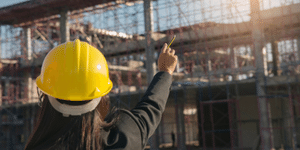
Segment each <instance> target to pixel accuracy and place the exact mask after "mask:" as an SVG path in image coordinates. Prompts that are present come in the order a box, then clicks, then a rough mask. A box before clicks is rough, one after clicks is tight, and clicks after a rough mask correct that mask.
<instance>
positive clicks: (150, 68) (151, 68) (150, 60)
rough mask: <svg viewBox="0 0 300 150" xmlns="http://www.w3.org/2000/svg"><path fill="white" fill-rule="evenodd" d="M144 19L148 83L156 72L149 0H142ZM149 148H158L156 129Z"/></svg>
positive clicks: (157, 132) (151, 8)
mask: <svg viewBox="0 0 300 150" xmlns="http://www.w3.org/2000/svg"><path fill="white" fill-rule="evenodd" d="M144 20H145V32H146V33H145V36H146V45H145V48H146V57H147V60H146V69H147V82H148V84H150V82H151V80H152V78H153V76H154V74H155V73H156V66H155V62H154V50H155V49H154V42H153V40H152V32H153V30H154V29H153V6H152V2H151V0H144ZM150 145H151V148H150V149H151V150H157V149H159V131H158V130H157V129H156V131H155V133H154V135H153V136H152V137H151V138H150Z"/></svg>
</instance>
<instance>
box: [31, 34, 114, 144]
mask: <svg viewBox="0 0 300 150" xmlns="http://www.w3.org/2000/svg"><path fill="white" fill-rule="evenodd" d="M36 84H37V86H38V88H39V89H40V90H41V91H42V92H43V93H44V94H43V96H42V97H40V99H43V104H42V108H41V111H40V114H39V119H38V122H37V124H36V127H35V129H34V131H33V133H32V135H31V136H30V138H29V141H28V143H27V145H26V148H25V149H26V150H27V149H30V150H31V149H72V150H75V149H97V150H98V149H101V148H102V147H101V136H100V131H101V129H104V128H109V127H111V126H112V124H113V122H110V123H106V122H104V119H103V118H104V117H105V115H106V114H107V113H104V112H107V110H108V109H109V106H108V105H107V103H108V100H107V99H105V95H107V94H108V93H109V92H110V90H111V88H112V86H113V85H112V82H111V80H110V79H109V73H108V66H107V62H106V59H105V57H104V55H103V54H102V53H101V52H100V51H99V50H98V49H96V48H95V47H93V46H91V45H89V44H88V43H86V42H81V41H80V40H78V39H77V40H75V41H72V42H66V43H63V44H61V45H58V46H56V47H55V48H53V49H52V50H51V51H50V52H49V53H48V54H47V55H46V57H45V59H44V61H43V64H42V69H41V74H40V75H39V76H38V77H37V79H36ZM105 104H106V105H105Z"/></svg>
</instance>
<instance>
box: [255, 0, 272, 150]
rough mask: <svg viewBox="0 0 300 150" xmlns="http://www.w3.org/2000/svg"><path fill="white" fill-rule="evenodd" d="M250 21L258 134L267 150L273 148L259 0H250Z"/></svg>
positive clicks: (263, 147) (262, 146)
mask: <svg viewBox="0 0 300 150" xmlns="http://www.w3.org/2000/svg"><path fill="white" fill-rule="evenodd" d="M250 6H251V22H252V26H253V30H252V36H253V37H252V38H253V41H254V52H255V57H256V59H255V60H256V93H257V101H258V109H259V119H260V136H261V143H262V145H261V149H264V150H269V149H271V148H273V147H274V146H273V142H272V141H273V135H272V131H271V130H272V128H271V124H272V122H271V121H270V112H269V111H270V110H269V108H268V106H269V102H268V100H267V99H266V93H265V89H264V88H263V87H262V86H263V85H264V84H263V83H264V78H265V68H264V65H263V64H264V57H263V53H262V48H263V43H262V41H263V35H262V34H263V29H262V28H261V21H260V7H259V6H260V4H259V0H251V1H250Z"/></svg>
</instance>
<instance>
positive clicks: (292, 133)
mask: <svg viewBox="0 0 300 150" xmlns="http://www.w3.org/2000/svg"><path fill="white" fill-rule="evenodd" d="M288 93H289V98H285V99H282V101H281V102H282V104H281V106H282V117H283V120H282V121H283V122H282V123H283V124H282V126H283V134H284V136H283V137H284V139H283V144H284V148H285V149H286V150H290V149H293V150H295V149H296V148H297V137H296V129H295V118H294V114H293V113H294V111H293V110H294V108H293V100H292V95H291V85H290V84H289V85H288Z"/></svg>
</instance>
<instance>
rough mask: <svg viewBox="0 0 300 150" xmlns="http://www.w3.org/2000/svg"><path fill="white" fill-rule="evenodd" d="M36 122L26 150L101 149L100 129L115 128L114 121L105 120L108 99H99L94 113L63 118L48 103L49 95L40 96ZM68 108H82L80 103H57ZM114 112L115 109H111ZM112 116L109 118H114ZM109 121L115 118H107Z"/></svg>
mask: <svg viewBox="0 0 300 150" xmlns="http://www.w3.org/2000/svg"><path fill="white" fill-rule="evenodd" d="M43 99H44V100H43V103H42V107H41V109H40V113H39V117H38V121H37V123H36V126H35V128H34V131H33V133H32V134H31V136H30V137H29V140H28V142H27V145H26V147H25V150H33V149H59V150H82V149H84V150H101V149H103V147H102V144H101V141H102V139H101V130H108V129H109V128H112V127H113V125H114V122H115V121H116V120H115V119H112V120H110V121H109V122H108V123H107V122H105V121H104V117H105V115H106V114H107V113H108V110H109V106H108V105H109V100H108V99H107V97H106V98H102V100H101V102H100V103H99V104H98V106H97V107H96V109H95V110H93V111H91V112H88V113H85V114H82V115H80V116H69V117H64V116H63V115H62V113H60V112H58V111H56V110H55V109H54V108H53V107H52V105H51V104H50V102H49V99H48V96H46V95H44V96H43ZM58 101H59V102H62V103H68V104H69V105H75V103H76V105H81V104H80V103H82V104H84V103H87V102H88V101H83V102H75V103H74V102H70V101H64V100H58ZM113 111H114V110H113ZM114 114H116V113H111V114H109V116H114ZM110 118H115V116H114V117H110Z"/></svg>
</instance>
